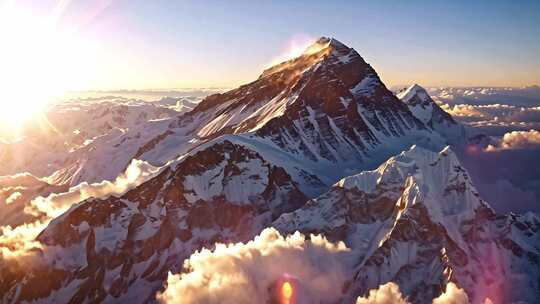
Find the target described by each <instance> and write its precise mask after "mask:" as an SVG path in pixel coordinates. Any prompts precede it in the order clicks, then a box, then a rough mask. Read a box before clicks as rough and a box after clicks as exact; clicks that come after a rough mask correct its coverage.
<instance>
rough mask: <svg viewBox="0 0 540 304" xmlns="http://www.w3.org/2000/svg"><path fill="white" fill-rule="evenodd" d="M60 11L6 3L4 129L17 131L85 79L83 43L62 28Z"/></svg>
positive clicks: (1, 72) (1, 30) (2, 19)
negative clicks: (37, 11)
mask: <svg viewBox="0 0 540 304" xmlns="http://www.w3.org/2000/svg"><path fill="white" fill-rule="evenodd" d="M55 11H56V10H55ZM55 11H53V12H51V14H50V15H47V16H39V15H36V14H33V13H32V12H31V11H30V10H28V9H24V8H21V7H18V6H16V4H15V2H14V1H7V2H4V3H3V5H1V4H0V39H1V45H2V47H1V49H0V67H1V68H0V83H2V91H1V92H0V127H3V128H13V129H14V130H15V129H17V128H18V127H20V126H21V125H22V124H23V123H25V122H26V121H28V120H30V119H32V118H33V117H35V115H36V114H39V113H41V112H42V111H43V109H44V107H45V106H46V105H47V104H48V103H50V102H51V101H52V100H53V99H54V98H55V97H57V96H60V95H61V94H62V93H63V92H64V91H65V90H67V89H69V88H70V86H71V85H72V84H73V83H74V81H76V80H80V79H81V77H80V76H81V73H80V72H77V68H76V67H75V66H76V65H75V62H76V60H77V58H79V57H80V54H81V52H80V51H81V50H82V45H81V44H80V42H79V41H77V39H75V38H74V35H72V33H71V34H70V33H67V32H63V31H61V30H60V29H58V27H57V26H56V22H55V21H56V20H55V16H57V14H56V12H55Z"/></svg>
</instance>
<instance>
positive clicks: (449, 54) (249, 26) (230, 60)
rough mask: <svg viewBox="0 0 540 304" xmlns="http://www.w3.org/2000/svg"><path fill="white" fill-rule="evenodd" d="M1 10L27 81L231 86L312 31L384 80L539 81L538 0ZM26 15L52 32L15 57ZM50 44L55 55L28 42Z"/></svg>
mask: <svg viewBox="0 0 540 304" xmlns="http://www.w3.org/2000/svg"><path fill="white" fill-rule="evenodd" d="M0 9H2V10H4V13H6V15H10V16H12V18H11V21H8V22H7V23H5V24H3V26H4V27H6V26H8V27H9V28H10V29H9V31H10V33H11V34H12V36H13V37H15V40H13V41H9V40H8V41H7V42H8V43H9V44H8V45H9V46H11V49H12V50H15V51H14V52H12V53H9V52H8V54H10V56H3V57H4V60H8V61H13V60H15V62H17V60H18V61H20V62H21V63H22V64H21V65H20V66H21V68H22V69H23V71H25V73H22V74H26V75H27V73H26V72H32V71H34V70H36V69H41V71H39V73H38V76H37V77H36V80H35V81H34V82H36V83H38V82H40V79H44V78H48V74H49V72H50V71H55V72H56V74H55V76H57V77H53V79H56V82H57V83H62V84H64V87H62V90H64V91H65V90H114V89H158V88H201V87H234V86H238V85H240V84H243V83H246V82H249V81H251V80H253V79H255V78H256V77H258V75H259V74H260V73H261V71H262V70H263V69H264V68H265V67H268V66H269V65H270V64H272V63H276V62H278V61H279V60H283V59H286V58H287V57H288V56H291V55H293V54H296V53H297V52H298V51H299V50H301V49H302V48H303V47H305V46H306V45H307V44H308V43H309V42H312V41H314V40H315V39H316V38H318V37H319V36H329V37H335V38H337V39H338V40H340V41H342V42H343V43H345V44H346V45H348V46H349V47H353V48H354V49H356V50H357V51H358V52H359V53H360V55H361V56H362V57H363V58H364V59H365V60H366V61H367V62H368V63H370V64H371V65H373V66H374V67H375V69H376V70H377V71H378V72H379V74H380V76H381V78H382V80H383V81H384V82H385V83H386V84H387V85H389V86H394V85H402V84H409V83H413V82H416V83H420V84H422V85H424V86H528V85H538V84H540V58H539V57H540V55H539V54H540V39H539V37H540V19H539V18H537V12H538V11H540V2H538V1H520V2H517V3H516V2H514V3H511V2H509V1H479V2H476V3H469V2H468V1H453V2H452V3H447V2H444V3H443V2H435V1H414V2H402V1H387V2H385V3H380V1H377V2H357V1H335V2H332V3H326V2H323V1H295V2H294V3H285V2H278V3H270V2H265V3H257V4H254V3H251V2H248V1H235V2H220V1H204V3H203V2H200V1H199V2H196V1H113V0H99V1H77V0H71V1H69V0H43V1H41V0H40V1H28V0H23V1H5V2H4V3H3V6H0ZM36 20H38V21H39V20H47V22H50V23H52V24H53V25H52V27H51V28H53V31H52V32H53V33H54V37H55V39H54V40H53V41H52V42H51V41H48V40H45V41H39V43H38V44H37V45H38V47H36V48H35V49H34V50H33V51H31V52H25V54H24V56H22V55H21V56H19V55H17V52H16V50H18V49H20V48H21V46H24V45H32V44H33V43H34V40H35V39H36V37H38V36H40V35H41V36H42V33H41V30H40V27H41V24H40V23H39V22H36ZM51 20H52V21H51ZM9 22H11V23H12V24H10V23H9ZM22 27H24V28H25V30H24V31H23V30H20V28H22ZM59 33H60V34H59ZM4 40H5V38H4ZM49 43H50V44H56V45H59V46H58V47H57V48H53V49H50V50H49V51H50V52H49V53H50V54H55V55H49V53H48V52H45V51H42V50H41V48H40V47H39V46H41V45H46V44H49ZM60 46H61V47H60ZM8 49H9V48H8ZM51 56H54V58H52V60H50V61H51V63H50V64H48V65H46V66H43V67H42V66H41V65H40V66H38V67H37V68H36V67H35V66H31V65H30V64H28V63H27V62H44V61H47V60H48V59H50V57H51ZM6 57H7V58H6ZM19 57H21V58H19ZM28 57H31V59H33V60H28ZM25 65H26V66H25ZM25 69H26V70H25ZM4 78H6V79H9V78H10V75H9V74H6V75H4V77H2V79H4ZM25 85H27V86H28V87H32V86H33V85H34V83H32V81H30V82H29V83H25Z"/></svg>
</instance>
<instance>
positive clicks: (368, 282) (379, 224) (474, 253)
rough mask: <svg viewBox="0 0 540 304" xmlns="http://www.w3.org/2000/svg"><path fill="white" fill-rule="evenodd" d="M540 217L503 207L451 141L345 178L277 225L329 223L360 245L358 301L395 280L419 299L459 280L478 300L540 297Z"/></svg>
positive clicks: (327, 229) (335, 233) (353, 292)
mask: <svg viewBox="0 0 540 304" xmlns="http://www.w3.org/2000/svg"><path fill="white" fill-rule="evenodd" d="M539 224H540V222H539V218H538V217H537V216H535V215H532V214H528V215H521V216H517V215H513V214H510V215H496V214H495V212H494V211H493V210H492V209H491V208H490V207H489V206H488V204H487V203H486V202H484V201H483V200H482V199H481V198H480V197H479V195H478V193H477V192H476V190H475V188H474V186H473V185H472V182H471V180H470V177H469V175H468V174H467V172H466V170H465V169H464V168H463V167H462V166H461V165H460V163H459V161H458V160H457V158H456V156H455V154H454V153H453V152H452V151H451V150H450V149H448V148H447V149H445V150H443V151H441V152H440V153H434V152H430V151H427V150H424V149H421V148H418V147H413V148H412V149H410V150H409V151H406V152H403V153H401V154H400V155H398V156H396V157H393V158H391V159H390V160H388V161H387V162H385V163H384V164H382V165H381V166H380V167H379V168H378V169H377V170H374V171H367V172H362V173H361V174H358V175H355V176H351V177H347V178H345V179H342V180H341V181H340V182H338V183H337V184H336V185H334V187H333V188H332V189H331V190H330V191H328V192H327V193H325V194H323V195H322V196H320V197H318V198H316V199H313V200H310V201H309V202H308V203H307V204H306V205H305V206H304V207H302V208H300V209H299V210H297V211H295V212H292V213H289V214H284V215H282V216H281V217H280V218H279V219H277V220H276V221H275V222H274V224H273V225H274V226H275V227H277V228H278V229H280V230H281V231H283V232H292V231H296V230H299V231H305V232H316V233H324V234H325V235H327V236H329V237H330V238H332V239H334V240H344V241H345V242H346V243H347V245H349V246H350V247H351V248H352V250H353V251H354V252H355V254H356V255H357V264H356V270H355V272H356V275H355V276H354V278H352V279H351V283H350V285H349V286H348V290H347V297H346V298H345V299H346V301H349V302H352V301H353V299H355V297H357V296H358V295H365V294H367V292H368V291H369V290H370V289H374V288H377V287H378V286H379V285H382V284H384V283H386V282H395V283H397V284H398V285H399V286H400V289H401V290H402V292H404V293H405V294H406V295H407V296H408V297H409V300H410V301H412V302H413V303H431V299H433V298H435V297H437V296H438V295H439V294H440V293H441V292H442V290H444V286H445V285H446V284H447V283H448V282H455V283H457V284H458V285H459V286H461V287H462V288H464V289H465V290H466V292H467V294H468V295H469V297H470V299H471V300H472V303H480V302H483V301H484V299H485V298H490V299H491V300H492V301H493V303H509V302H514V301H525V302H530V303H532V302H534V299H537V298H538V297H539V296H540V294H539V292H538V290H540V289H539V285H538V284H539V283H540V282H538V280H537V277H538V272H539V257H540V250H539V247H538V240H539V232H540V230H539V228H540V226H538V225H539ZM509 277H511V278H512V279H509ZM517 285H519V286H527V287H526V288H517V287H516V286H517ZM518 290H519V291H518Z"/></svg>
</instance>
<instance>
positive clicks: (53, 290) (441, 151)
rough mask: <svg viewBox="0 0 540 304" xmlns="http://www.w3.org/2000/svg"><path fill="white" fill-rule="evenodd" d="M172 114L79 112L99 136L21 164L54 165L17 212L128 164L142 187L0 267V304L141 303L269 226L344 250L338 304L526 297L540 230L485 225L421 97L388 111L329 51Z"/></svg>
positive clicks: (70, 213)
mask: <svg viewBox="0 0 540 304" xmlns="http://www.w3.org/2000/svg"><path fill="white" fill-rule="evenodd" d="M162 102H165V101H162ZM186 106H189V108H185V107H184V108H183V110H182V111H176V110H174V109H172V108H171V107H166V108H160V109H155V108H148V107H151V106H148V105H146V104H144V105H141V104H136V103H135V104H134V103H131V104H130V106H129V105H128V106H125V107H113V108H111V110H110V111H108V112H104V111H103V110H102V109H101V108H99V109H94V108H92V107H90V106H85V108H86V109H87V114H86V115H90V116H91V117H93V118H94V120H93V121H92V122H91V124H93V125H97V126H100V128H103V129H101V130H100V129H99V128H98V129H96V128H94V127H87V128H85V129H84V130H83V131H84V133H83V132H82V131H81V132H78V133H76V134H73V135H72V136H71V137H69V138H68V139H69V140H67V143H66V140H64V141H58V142H55V143H51V146H53V147H57V148H58V147H64V148H62V150H61V151H62V152H61V153H57V154H54V153H53V154H54V155H52V156H50V157H51V159H46V160H44V159H43V158H45V156H40V157H41V158H39V159H36V160H32V159H29V160H28V162H29V163H32V162H45V163H47V162H52V163H54V166H52V167H50V168H49V167H40V169H39V170H37V172H36V174H37V175H40V174H41V175H40V176H45V177H47V176H48V178H47V179H38V178H33V179H32V180H33V182H34V184H36V186H32V187H30V188H28V189H27V190H25V191H26V192H25V193H24V194H25V195H26V196H27V198H26V199H23V198H19V200H21V202H20V204H26V205H29V204H31V200H32V199H34V198H35V197H36V196H37V194H36V191H38V190H36V189H38V187H41V188H42V189H43V191H44V192H43V193H42V194H41V195H42V196H47V195H49V194H51V193H52V194H51V197H56V196H55V195H58V194H55V193H60V192H66V191H67V188H69V186H73V187H72V188H71V190H70V191H73V189H75V188H74V186H77V185H79V184H80V183H84V182H86V183H96V182H102V181H103V180H109V181H110V180H113V179H114V178H117V177H118V176H121V175H122V174H124V171H126V172H127V171H128V170H129V168H130V164H132V163H133V162H135V163H136V162H138V161H141V162H143V163H144V164H147V165H148V167H150V168H152V170H153V171H152V173H151V174H148V175H145V178H144V179H142V180H138V181H137V182H133V183H128V185H127V186H126V187H125V191H116V192H110V193H109V192H107V193H101V194H100V195H89V196H90V198H86V199H84V200H82V201H77V202H76V203H75V204H73V205H69V206H67V207H66V208H65V210H62V211H65V212H61V213H60V215H59V216H55V217H54V218H52V219H51V220H50V222H48V223H47V225H46V227H45V228H44V230H43V231H41V232H40V233H39V235H38V236H37V237H36V238H35V240H34V241H35V243H36V244H37V246H35V247H34V248H32V249H31V250H30V252H31V256H32V258H31V262H29V263H14V262H13V261H11V260H8V259H5V260H2V255H0V271H1V272H0V302H3V303H25V302H28V303H30V302H35V303H102V302H103V303H154V302H157V301H158V299H157V295H158V294H159V293H160V292H163V291H164V290H165V289H166V288H167V283H166V282H167V277H168V276H169V273H172V274H176V273H182V272H184V271H186V269H185V265H184V260H185V259H186V258H188V257H190V256H191V255H192V254H193V253H194V252H195V251H197V250H201V249H202V248H210V249H212V248H214V246H215V244H216V243H232V242H248V241H250V240H251V239H253V238H254V237H255V236H257V235H258V234H259V233H260V232H261V231H262V230H263V229H265V228H267V227H275V228H276V229H277V230H279V231H280V232H281V233H284V234H292V233H294V232H296V231H300V232H302V233H321V234H323V235H325V236H326V237H327V238H328V239H329V240H331V241H336V242H338V241H343V242H344V243H345V244H346V245H347V247H348V248H350V250H351V254H352V255H353V256H354V259H353V261H354V262H353V264H352V266H351V267H350V274H349V276H348V277H347V279H346V281H347V282H346V284H344V286H343V289H342V294H341V297H340V298H339V299H336V301H337V302H344V303H354V302H355V301H356V298H357V297H358V296H364V295H366V294H368V292H369V290H370V289H373V288H377V287H378V286H379V285H381V284H384V283H387V282H395V283H397V284H398V285H399V286H400V288H401V291H402V292H403V294H404V295H406V296H407V298H408V300H409V301H411V302H412V303H431V301H432V299H434V298H436V297H437V296H439V295H440V294H441V293H443V292H444V291H445V290H446V286H447V284H449V283H450V282H453V283H455V284H456V285H457V286H459V287H460V288H463V289H464V290H465V291H466V293H467V294H468V295H469V299H470V300H471V303H481V302H482V301H484V300H485V299H486V298H489V299H490V300H491V301H492V302H493V303H510V302H518V301H524V302H529V303H533V302H535V300H536V299H539V298H540V280H539V278H540V218H539V217H538V216H537V215H535V214H532V213H530V214H525V215H515V214H508V215H499V214H496V213H495V212H494V211H493V210H492V209H491V208H490V206H489V204H488V203H487V202H485V201H484V200H482V199H481V198H480V196H479V194H478V193H477V191H476V190H475V188H474V186H473V181H472V180H471V178H470V176H469V175H468V173H467V170H466V169H465V168H464V167H463V166H462V165H461V164H460V161H459V160H458V157H457V156H456V154H454V152H453V151H452V149H453V146H456V147H457V146H459V145H460V144H461V140H462V139H463V138H465V132H464V129H463V127H462V126H461V125H460V124H458V123H457V122H456V121H455V120H454V119H453V118H452V117H451V116H450V115H449V114H448V113H446V112H445V111H443V110H442V109H441V108H440V107H439V106H438V105H437V104H436V103H435V102H434V101H433V100H432V99H431V98H430V97H429V95H428V94H427V92H426V91H425V90H424V89H422V88H421V87H420V86H418V85H413V86H411V87H410V88H408V89H406V90H405V91H403V92H401V93H400V94H398V96H395V95H394V94H393V93H392V92H391V91H389V90H388V89H387V87H386V86H385V85H384V84H383V82H382V81H381V79H380V78H379V76H378V75H377V73H376V72H375V70H374V69H373V67H372V66H371V65H369V64H368V63H366V61H364V59H363V58H362V57H361V56H360V55H359V54H358V53H357V52H356V51H355V50H354V49H352V48H349V47H347V46H346V45H344V44H343V43H341V42H339V41H337V40H336V39H333V38H325V37H323V38H320V39H318V40H317V41H316V42H315V43H314V44H312V45H311V46H309V47H308V48H307V49H306V50H305V52H304V53H303V54H302V55H301V56H299V57H297V58H294V59H291V60H289V61H285V62H282V63H280V64H278V65H275V66H273V67H270V68H268V69H266V70H264V71H263V72H262V74H261V75H260V76H259V77H258V78H257V79H256V80H254V81H253V82H251V83H248V84H245V85H242V86H240V87H238V88H236V89H233V90H230V91H226V92H222V93H217V94H213V95H209V96H207V97H206V98H204V99H202V100H201V101H200V102H198V103H193V104H190V103H186ZM69 109H70V107H66V108H65V109H64V110H65V111H68V110H69ZM145 113H146V114H145ZM111 117H112V118H111ZM141 117H142V118H141ZM111 119H112V122H111ZM66 123H67V122H66ZM65 128H68V127H65ZM111 130H114V131H111ZM85 138H86V139H90V140H83V139H85ZM65 145H69V149H66V148H65ZM58 149H60V148H58ZM12 151H16V149H15V148H13V150H12ZM0 156H2V155H0ZM7 157H8V156H7V155H4V158H6V159H7ZM27 165H28V164H27ZM38 165H39V164H36V166H38ZM13 166H20V167H17V168H13V170H16V169H17V170H19V169H20V168H24V164H13ZM28 166H30V165H28ZM373 169H374V170H373ZM369 170H373V171H369ZM26 171H29V170H26ZM12 173H13V172H11V171H10V172H9V174H12ZM6 174H7V173H6ZM126 175H127V174H126ZM27 178H30V177H27ZM34 180H35V181H34ZM0 182H2V183H8V182H9V181H8V180H2V179H0ZM41 188H39V189H41ZM123 190H124V189H123ZM7 195H11V192H10V193H6V196H7ZM13 206H15V205H13ZM10 208H11V209H10V211H9V212H8V214H9V216H10V221H9V223H12V224H13V226H16V225H20V224H21V223H23V222H28V221H29V219H28V218H23V219H21V218H16V217H14V216H13V214H12V213H13V211H11V210H19V212H21V210H23V209H24V210H26V209H25V208H24V207H18V209H16V208H15V207H10ZM0 214H1V213H0ZM28 216H30V215H28ZM34 216H35V220H41V219H42V215H39V214H38V215H34ZM264 288H271V286H268V287H264ZM270 300H271V299H260V302H261V303H269V302H270Z"/></svg>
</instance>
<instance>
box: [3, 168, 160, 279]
mask: <svg viewBox="0 0 540 304" xmlns="http://www.w3.org/2000/svg"><path fill="white" fill-rule="evenodd" d="M158 172H159V168H156V167H154V166H152V165H150V164H148V163H147V162H144V161H140V160H133V161H132V162H131V164H130V165H129V166H128V168H127V169H126V171H125V172H124V173H122V174H121V175H119V176H118V177H117V178H116V179H115V180H114V182H109V181H103V182H101V183H95V184H88V183H81V184H79V185H77V186H75V187H72V188H70V190H69V191H68V192H64V193H60V194H55V193H53V194H50V195H49V196H47V197H41V196H40V197H37V198H35V199H33V200H32V201H31V202H30V205H29V206H27V207H26V208H25V210H24V211H25V212H27V213H29V214H35V215H36V216H39V220H36V221H35V222H31V223H27V224H24V225H20V226H17V227H10V226H0V271H1V268H2V262H3V261H6V260H8V261H9V260H14V258H17V259H18V260H19V261H18V262H21V261H22V260H21V258H23V257H29V258H31V257H35V254H36V253H37V252H40V250H41V249H45V248H43V246H42V245H41V244H40V243H39V242H37V241H36V237H37V236H38V235H39V233H40V232H41V231H43V229H45V228H46V227H47V225H48V224H49V222H50V221H51V220H52V219H53V218H55V217H57V216H59V215H61V214H62V213H64V212H65V211H66V210H67V209H69V207H71V206H72V205H73V204H76V203H78V202H80V201H83V200H85V199H87V198H90V197H95V198H103V197H107V196H110V195H121V194H123V193H125V192H126V191H128V190H130V189H132V188H134V187H136V186H138V185H140V184H141V183H143V182H144V181H146V180H148V179H149V178H150V177H151V176H154V175H155V174H157V173H158ZM21 179H22V180H21ZM33 179H34V178H33V177H32V176H31V175H28V174H25V175H17V176H14V177H10V178H5V177H2V179H1V180H0V181H2V182H3V183H4V184H17V183H16V182H15V181H17V180H19V182H20V183H21V184H25V185H26V184H29V183H31V182H33ZM43 214H45V217H42V216H43Z"/></svg>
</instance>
